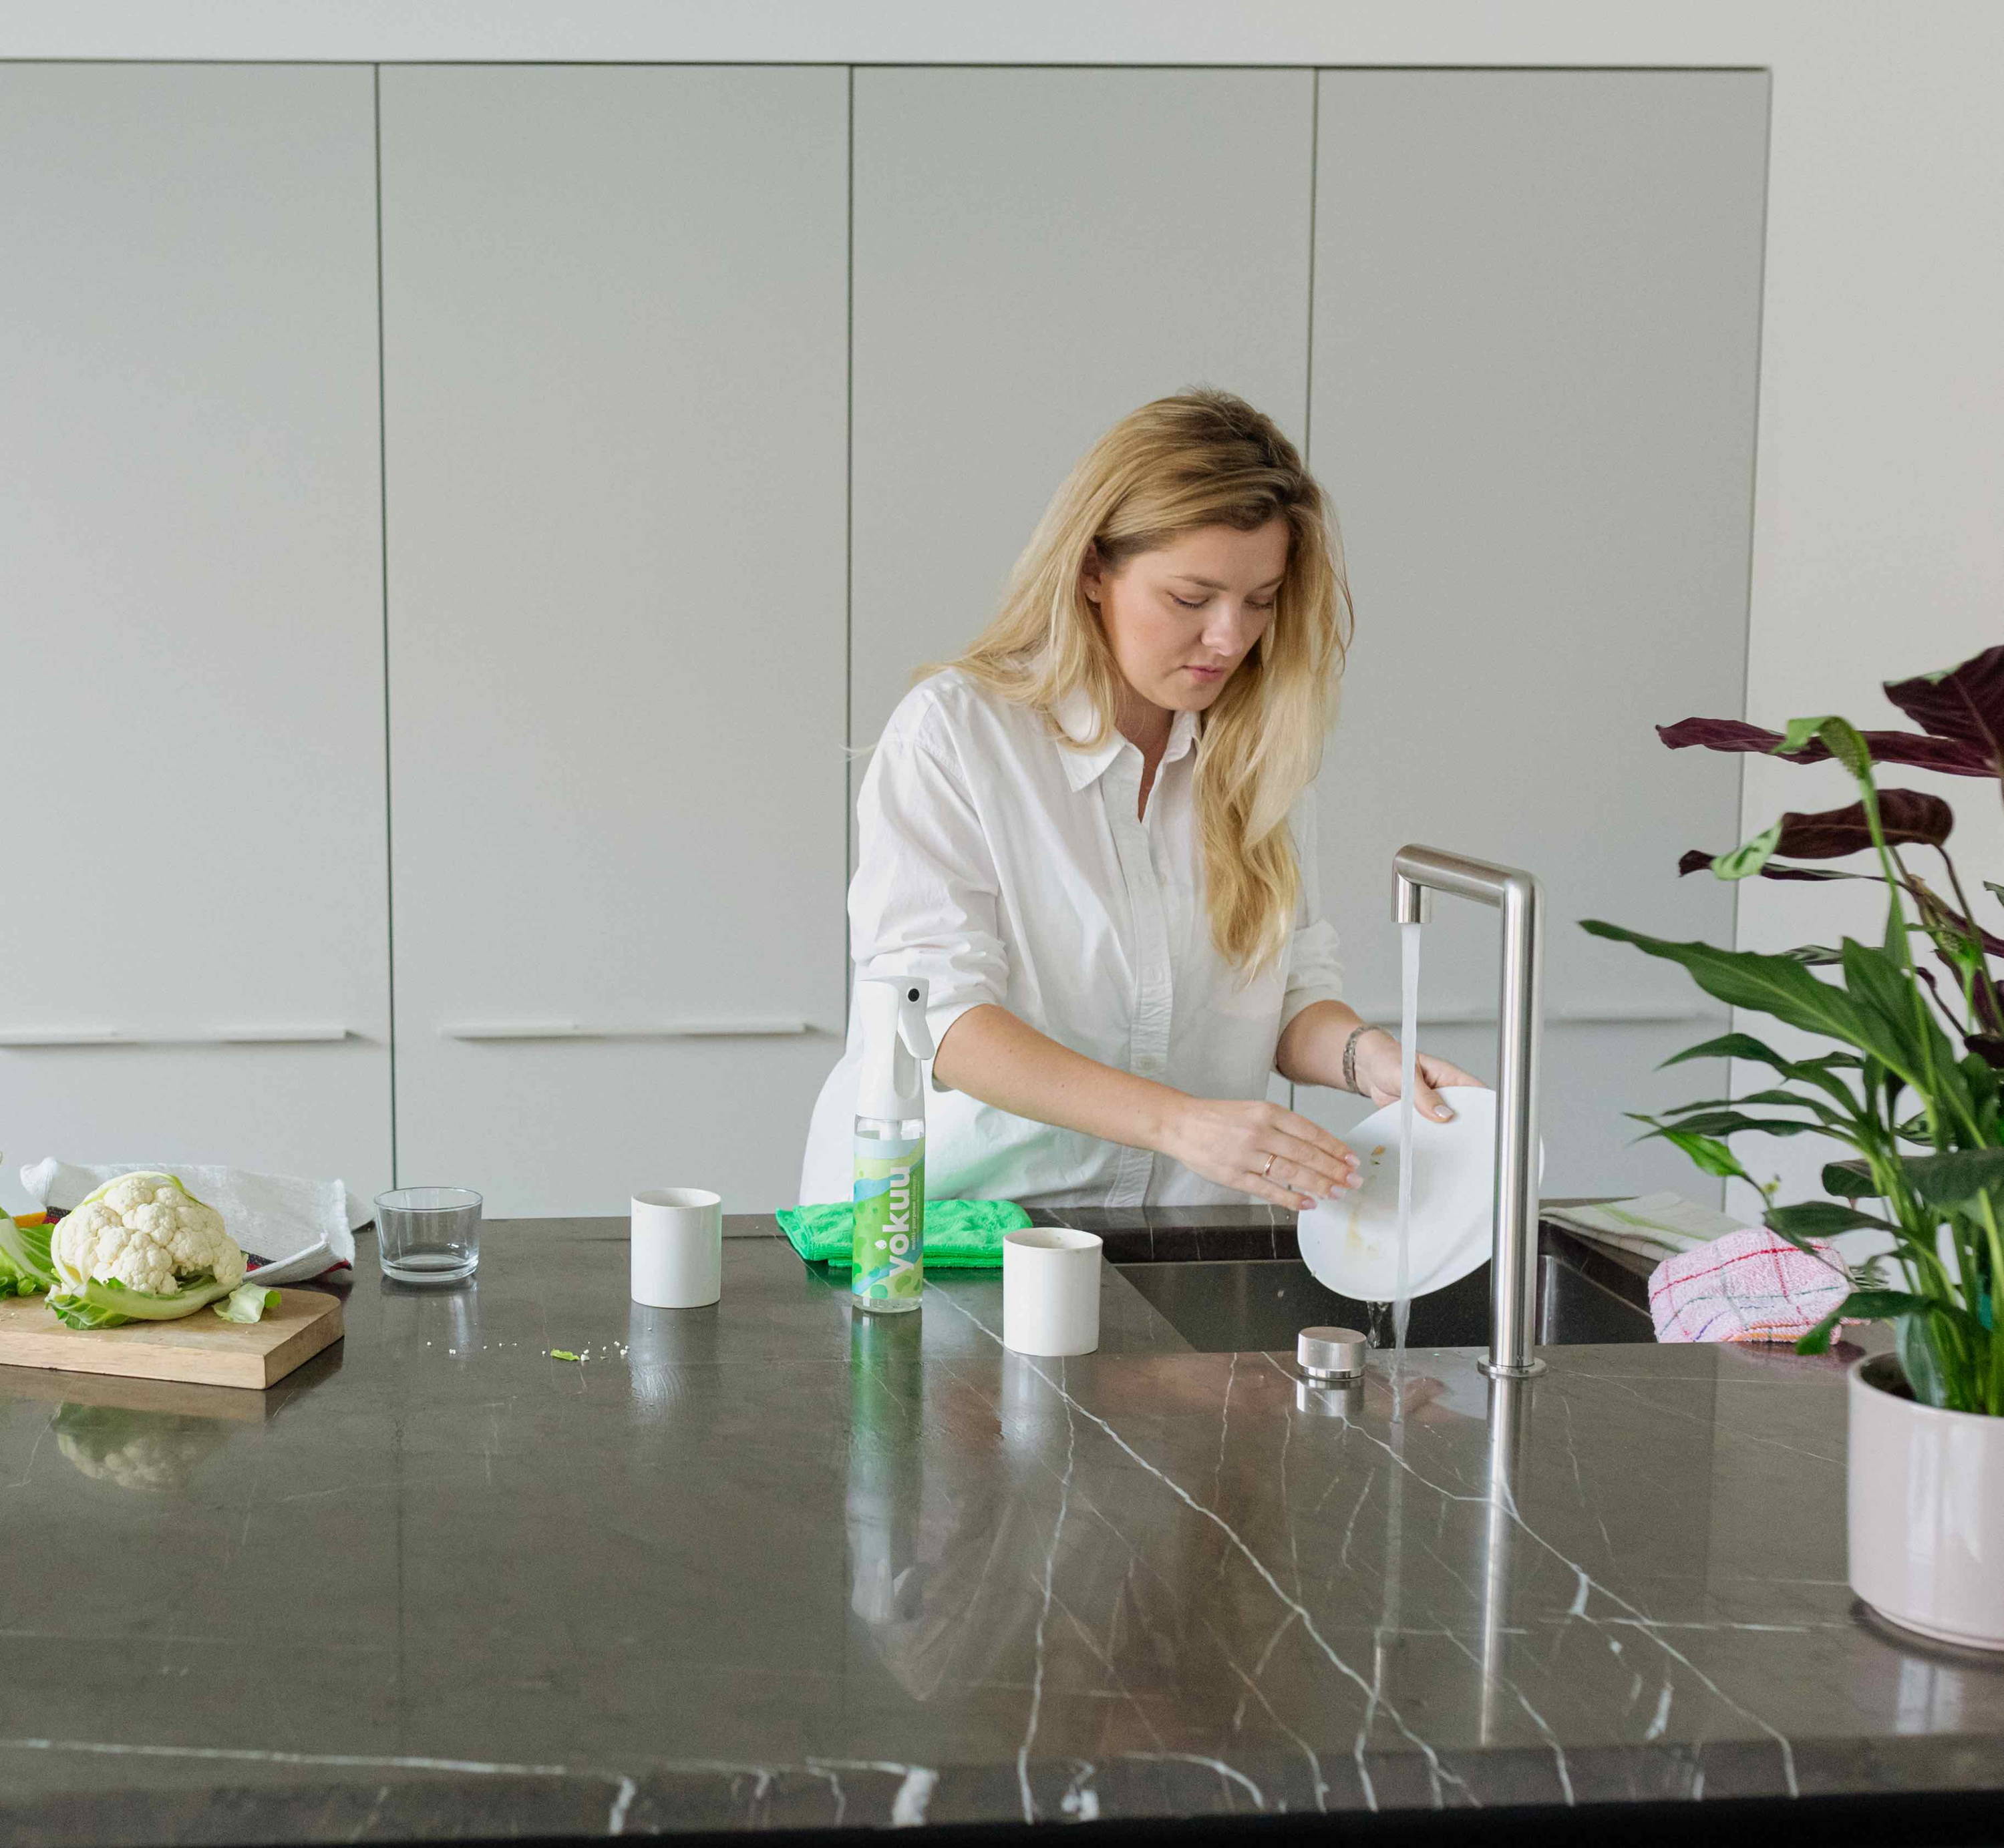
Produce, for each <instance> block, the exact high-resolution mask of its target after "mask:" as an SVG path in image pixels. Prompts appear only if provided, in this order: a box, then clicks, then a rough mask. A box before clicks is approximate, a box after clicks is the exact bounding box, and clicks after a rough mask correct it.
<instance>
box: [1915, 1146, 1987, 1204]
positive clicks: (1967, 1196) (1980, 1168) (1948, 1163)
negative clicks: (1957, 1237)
mask: <svg viewBox="0 0 2004 1848" xmlns="http://www.w3.org/2000/svg"><path fill="white" fill-rule="evenodd" d="M1900 1165H1901V1167H1902V1168H1903V1169H1904V1171H1905V1172H1906V1176H1907V1178H1908V1181H1911V1183H1912V1185H1913V1189H1914V1192H1915V1193H1916V1194H1918V1195H1919V1196H1920V1198H1921V1199H1922V1200H1924V1201H1925V1202H1927V1204H1928V1205H1929V1206H1933V1207H1937V1208H1939V1209H1941V1210H1942V1211H1943V1212H1946V1213H1954V1212H1958V1211H1961V1210H1964V1209H1967V1208H1970V1207H1972V1206H1975V1205H1976V1204H1977V1202H1978V1201H1979V1200H1981V1199H1985V1198H1986V1197H1988V1198H1989V1199H1992V1200H1993V1201H1995V1202H1999V1203H2000V1204H2004V1149H1955V1150H1950V1152H1949V1153H1946V1154H1945V1155H1907V1156H1903V1157H1901V1161H1900Z"/></svg>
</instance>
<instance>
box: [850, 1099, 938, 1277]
mask: <svg viewBox="0 0 2004 1848" xmlns="http://www.w3.org/2000/svg"><path fill="white" fill-rule="evenodd" d="M925 1223H926V1143H925V1138H924V1137H923V1136H916V1137H914V1138H913V1139H912V1140H911V1141H909V1142H887V1141H885V1140H884V1139H882V1138H881V1137H878V1136H858V1137H857V1139H856V1244H855V1248H854V1249H853V1251H851V1253H850V1259H851V1264H852V1269H850V1273H849V1290H850V1294H851V1295H852V1296H854V1297H858V1298H860V1300H863V1301H865V1302H874V1303H885V1302H903V1301H908V1300H909V1301H916V1300H917V1299H918V1297H919V1296H920V1293H921V1292H922V1291H923V1290H924V1288H925V1267H924V1253H925Z"/></svg>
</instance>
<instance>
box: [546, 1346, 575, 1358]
mask: <svg viewBox="0 0 2004 1848" xmlns="http://www.w3.org/2000/svg"><path fill="white" fill-rule="evenodd" d="M550 1358H551V1359H552V1360H576V1358H577V1356H576V1355H575V1354H573V1353H572V1352H571V1351H570V1349H569V1348H552V1349H550Z"/></svg>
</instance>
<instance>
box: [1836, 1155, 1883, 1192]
mask: <svg viewBox="0 0 2004 1848" xmlns="http://www.w3.org/2000/svg"><path fill="white" fill-rule="evenodd" d="M1823 1190H1824V1192H1825V1193H1827V1194H1835V1195H1838V1197H1839V1198H1840V1199H1846V1200H1873V1199H1877V1198H1878V1197H1879V1183H1878V1182H1877V1181H1876V1180H1874V1179H1873V1176H1872V1168H1871V1165H1870V1164H1869V1163H1867V1162H1864V1161H1857V1160H1852V1161H1827V1162H1825V1163H1824V1170H1823Z"/></svg>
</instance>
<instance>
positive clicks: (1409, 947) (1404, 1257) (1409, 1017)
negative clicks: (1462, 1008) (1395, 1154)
mask: <svg viewBox="0 0 2004 1848" xmlns="http://www.w3.org/2000/svg"><path fill="white" fill-rule="evenodd" d="M1420 928H1421V927H1420V926H1418V925H1417V924H1401V925H1400V926H1399V1263H1398V1269H1397V1271H1396V1281H1395V1284H1394V1290H1393V1297H1392V1373H1393V1377H1394V1379H1396V1377H1398V1375H1399V1374H1400V1373H1401V1372H1402V1371H1403V1370H1404V1367H1405V1364H1406V1323H1407V1319H1408V1318H1410V1315H1411V1314H1412V1310H1413V1293H1412V1275H1411V1271H1410V1253H1411V1238H1412V1227H1413V1086H1414V1081H1415V1079H1416V1077H1417V1060H1418V1045H1419V1036H1420ZM1393 1403H1394V1404H1395V1405H1396V1403H1397V1399H1396V1394H1395V1396H1394V1399H1393Z"/></svg>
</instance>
